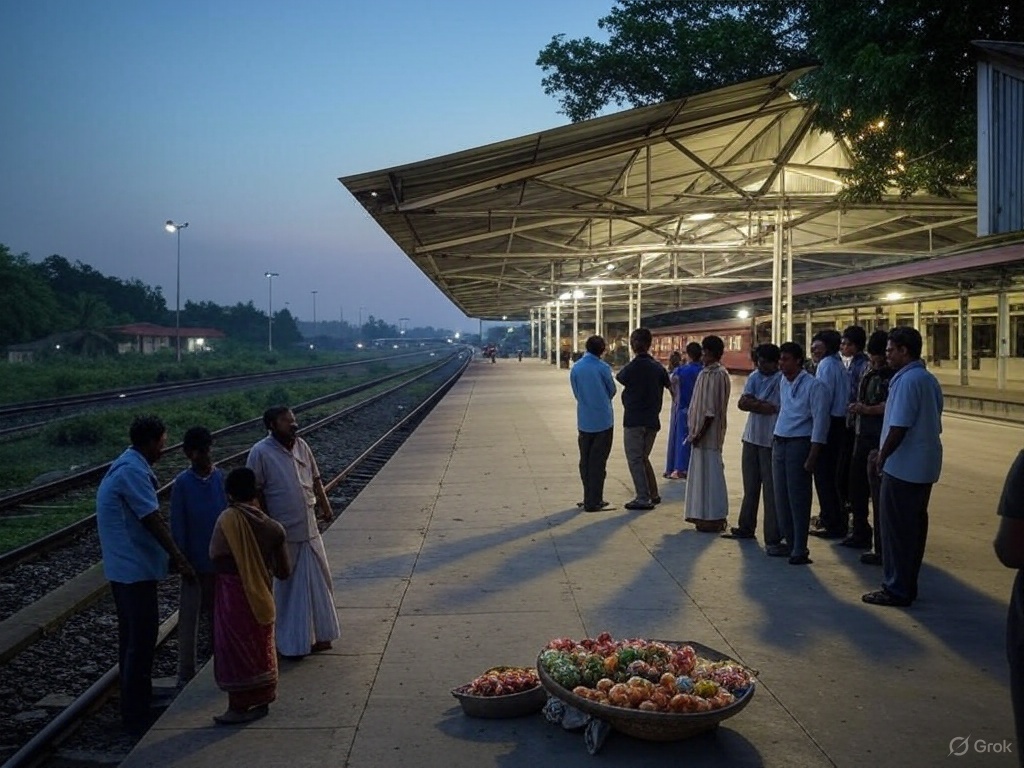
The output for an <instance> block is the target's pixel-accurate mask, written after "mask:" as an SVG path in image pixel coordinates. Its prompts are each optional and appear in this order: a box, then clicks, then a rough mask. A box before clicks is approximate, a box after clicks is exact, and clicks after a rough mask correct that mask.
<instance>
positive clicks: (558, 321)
mask: <svg viewBox="0 0 1024 768" xmlns="http://www.w3.org/2000/svg"><path fill="white" fill-rule="evenodd" d="M552 349H554V351H555V367H556V368H561V367H562V301H561V299H559V300H558V301H556V302H555V345H554V347H552Z"/></svg>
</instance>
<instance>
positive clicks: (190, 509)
mask: <svg viewBox="0 0 1024 768" xmlns="http://www.w3.org/2000/svg"><path fill="white" fill-rule="evenodd" d="M212 446H213V435H211V434H210V430H208V429H206V427H192V428H191V429H189V430H188V431H187V432H186V433H185V437H184V439H183V440H182V446H181V447H182V450H183V451H184V452H185V455H186V456H187V457H188V460H189V461H190V462H192V466H190V467H189V468H188V469H186V470H185V471H183V472H182V473H181V474H179V475H178V476H177V477H176V478H175V479H174V485H173V486H172V488H171V533H172V535H173V536H174V541H175V543H176V544H177V545H178V548H179V549H181V551H182V552H183V553H185V557H187V558H188V560H189V562H190V563H192V564H193V566H194V567H195V569H196V574H197V576H198V578H196V579H195V581H192V582H188V581H185V580H184V579H182V582H181V603H180V605H179V608H178V685H179V687H180V686H184V685H185V684H186V683H187V682H188V681H189V680H191V679H192V678H193V677H195V674H196V645H197V643H198V639H199V618H200V615H202V616H203V617H204V618H205V621H206V622H210V620H211V617H212V616H213V582H214V571H213V563H211V561H210V554H209V552H210V538H211V537H212V536H213V528H214V526H215V525H216V523H217V518H218V517H219V516H220V513H221V512H223V511H224V509H225V508H226V507H227V506H228V498H227V494H226V493H225V492H224V473H223V472H221V471H220V470H219V469H217V468H216V467H214V466H213V460H212V459H211V457H210V448H211V447H212Z"/></svg>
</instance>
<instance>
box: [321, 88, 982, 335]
mask: <svg viewBox="0 0 1024 768" xmlns="http://www.w3.org/2000/svg"><path fill="white" fill-rule="evenodd" d="M807 71H808V70H807V69H799V70H794V71H791V72H786V73H784V74H779V75H773V76H769V77H763V78H760V79H758V80H753V81H750V82H746V83H741V84H739V85H734V86H730V87H727V88H721V89H718V90H715V91H710V92H708V93H703V94H699V95H696V96H690V97H687V98H684V99H678V100H676V101H669V102H664V103H661V104H655V105H652V106H647V107H640V108H637V109H630V110H627V111H624V112H619V113H616V114H612V115H607V116H604V117H599V118H595V119H593V120H587V121H584V122H580V123H574V124H571V125H566V126H562V127H560V128H555V129H552V130H549V131H544V132H541V133H536V134H531V135H528V136H523V137H520V138H516V139H510V140H508V141H502V142H498V143H496V144H489V145H486V146H482V147H477V148H475V149H469V150H466V151H463V152H457V153H454V154H450V155H444V156H442V157H437V158H432V159H429V160H423V161H420V162H416V163H411V164H408V165H402V166H396V167H393V168H386V169H383V170H379V171H371V172H369V173H362V174H357V175H353V176H346V177H343V178H341V179H339V181H341V183H342V184H344V186H345V187H346V188H347V189H348V190H349V192H351V194H352V195H353V196H354V197H355V198H356V200H358V201H359V202H360V203H361V204H362V205H363V207H364V208H365V209H366V210H367V212H368V213H369V214H370V215H371V216H372V217H373V218H374V219H375V220H376V221H377V222H378V223H379V224H380V226H381V227H382V228H383V229H384V231H385V232H387V234H388V235H389V236H390V237H391V238H392V239H393V240H394V241H395V243H396V244H397V245H398V246H399V247H400V248H401V249H402V251H403V252H404V253H405V254H406V255H408V256H409V258H410V259H412V261H413V263H414V264H415V265H416V266H417V267H419V268H420V269H421V270H422V271H423V272H424V273H425V274H426V275H427V277H429V278H430V279H431V280H432V281H433V282H434V283H435V284H436V285H437V286H438V287H439V288H440V289H441V290H442V291H443V292H444V293H445V294H446V295H447V296H448V297H449V298H451V300H452V301H453V302H455V304H456V305H457V306H458V307H459V308H460V309H461V310H462V311H463V312H465V313H466V314H467V315H469V316H471V317H480V318H483V319H501V318H502V317H503V316H508V317H509V318H510V319H512V318H518V319H523V318H526V317H528V313H529V311H530V309H532V308H535V307H540V306H543V305H545V304H546V303H547V302H550V301H552V300H555V299H558V298H559V297H560V296H562V297H564V296H566V295H567V294H572V293H573V292H575V295H576V296H578V297H581V299H583V302H586V300H587V299H590V298H593V296H594V293H595V289H596V288H597V286H601V287H602V292H603V294H602V302H603V305H604V306H605V307H606V309H605V317H606V318H607V319H608V320H615V319H624V318H625V312H626V309H625V308H626V306H627V299H628V296H629V295H630V291H631V290H633V291H636V292H640V293H642V312H643V316H645V317H646V316H649V315H652V314H657V313H660V312H664V311H669V310H676V309H680V308H685V307H687V306H688V305H691V304H694V303H698V302H704V301H707V300H709V299H714V298H716V297H717V298H722V297H727V296H728V295H730V294H733V293H735V294H737V295H741V294H743V293H745V292H749V291H751V290H754V289H756V288H764V287H766V286H770V285H771V281H772V270H773V262H776V261H777V260H778V258H779V254H780V253H781V252H782V251H783V250H785V251H786V252H787V253H790V252H791V253H792V257H793V277H794V283H799V282H800V281H803V280H814V279H820V278H823V277H828V276H832V275H843V274H849V273H851V272H855V271H859V270H865V269H872V268H877V267H879V266H887V265H892V264H897V263H904V262H908V261H914V260H918V259H924V258H933V257H935V256H937V255H940V254H942V253H943V252H944V251H945V250H951V249H959V248H962V247H963V246H964V245H965V244H967V243H970V242H971V241H973V240H974V238H975V231H976V219H977V213H976V203H975V198H974V196H973V194H971V195H970V196H969V197H962V198H960V199H949V198H939V197H930V196H912V197H910V198H907V199H901V198H900V197H899V196H898V195H895V194H893V195H890V196H887V197H886V198H884V199H883V200H882V201H881V202H879V203H876V204H849V203H847V204H843V203H842V202H841V199H840V194H841V193H842V191H843V189H844V181H843V177H842V173H843V171H844V170H845V169H848V168H849V167H850V161H851V155H850V151H849V148H848V147H847V146H846V145H844V144H843V143H842V142H840V141H837V140H836V139H835V138H834V137H833V136H831V135H829V134H826V133H823V132H821V131H819V130H817V129H815V128H812V126H811V122H812V118H813V113H814V109H815V107H814V105H813V104H812V103H810V102H808V101H804V100H800V99H797V98H796V97H794V96H793V95H792V94H791V87H792V85H793V83H794V82H795V81H796V80H797V79H799V78H800V77H801V76H802V75H804V74H805V73H806V72H807ZM877 129H878V130H884V127H881V128H877ZM777 229H778V230H779V231H780V232H782V233H784V235H783V237H784V240H781V244H780V241H779V240H776V238H775V232H776V230H777Z"/></svg>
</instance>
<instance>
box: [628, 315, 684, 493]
mask: <svg viewBox="0 0 1024 768" xmlns="http://www.w3.org/2000/svg"><path fill="white" fill-rule="evenodd" d="M629 346H630V348H632V350H633V354H634V355H635V357H634V358H633V359H632V360H631V361H630V362H629V363H627V364H626V365H625V366H624V367H623V368H622V370H621V371H619V373H618V375H617V376H616V377H615V378H616V379H618V380H619V383H620V384H622V387H623V389H622V408H623V416H622V427H623V435H624V436H623V445H624V447H625V451H626V463H627V464H628V465H629V474H630V475H631V476H632V478H633V487H634V489H635V491H636V496H635V497H634V498H633V500H632V501H629V502H627V503H626V505H625V506H626V509H654V505H655V504H658V503H660V502H661V497H660V496H659V495H658V480H657V478H656V476H655V474H654V467H652V466H651V460H650V455H651V450H652V449H653V448H654V439H655V438H656V437H657V436H658V430H659V429H661V420H660V414H661V403H662V396H663V395H664V394H665V390H666V389H669V388H670V387H671V386H672V383H671V381H670V380H669V377H668V371H666V370H665V368H664V366H662V364H661V363H659V362H658V361H657V360H655V359H654V358H653V357H651V354H650V349H651V332H650V331H649V330H648V329H647V328H637V329H636V330H635V331H633V333H632V334H631V335H630V337H629Z"/></svg>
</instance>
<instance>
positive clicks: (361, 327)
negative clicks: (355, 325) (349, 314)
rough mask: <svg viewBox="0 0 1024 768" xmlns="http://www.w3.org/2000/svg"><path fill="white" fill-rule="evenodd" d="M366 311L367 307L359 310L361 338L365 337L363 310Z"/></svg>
mask: <svg viewBox="0 0 1024 768" xmlns="http://www.w3.org/2000/svg"><path fill="white" fill-rule="evenodd" d="M364 309H366V307H360V308H359V335H360V336H362V335H363V310H364Z"/></svg>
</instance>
